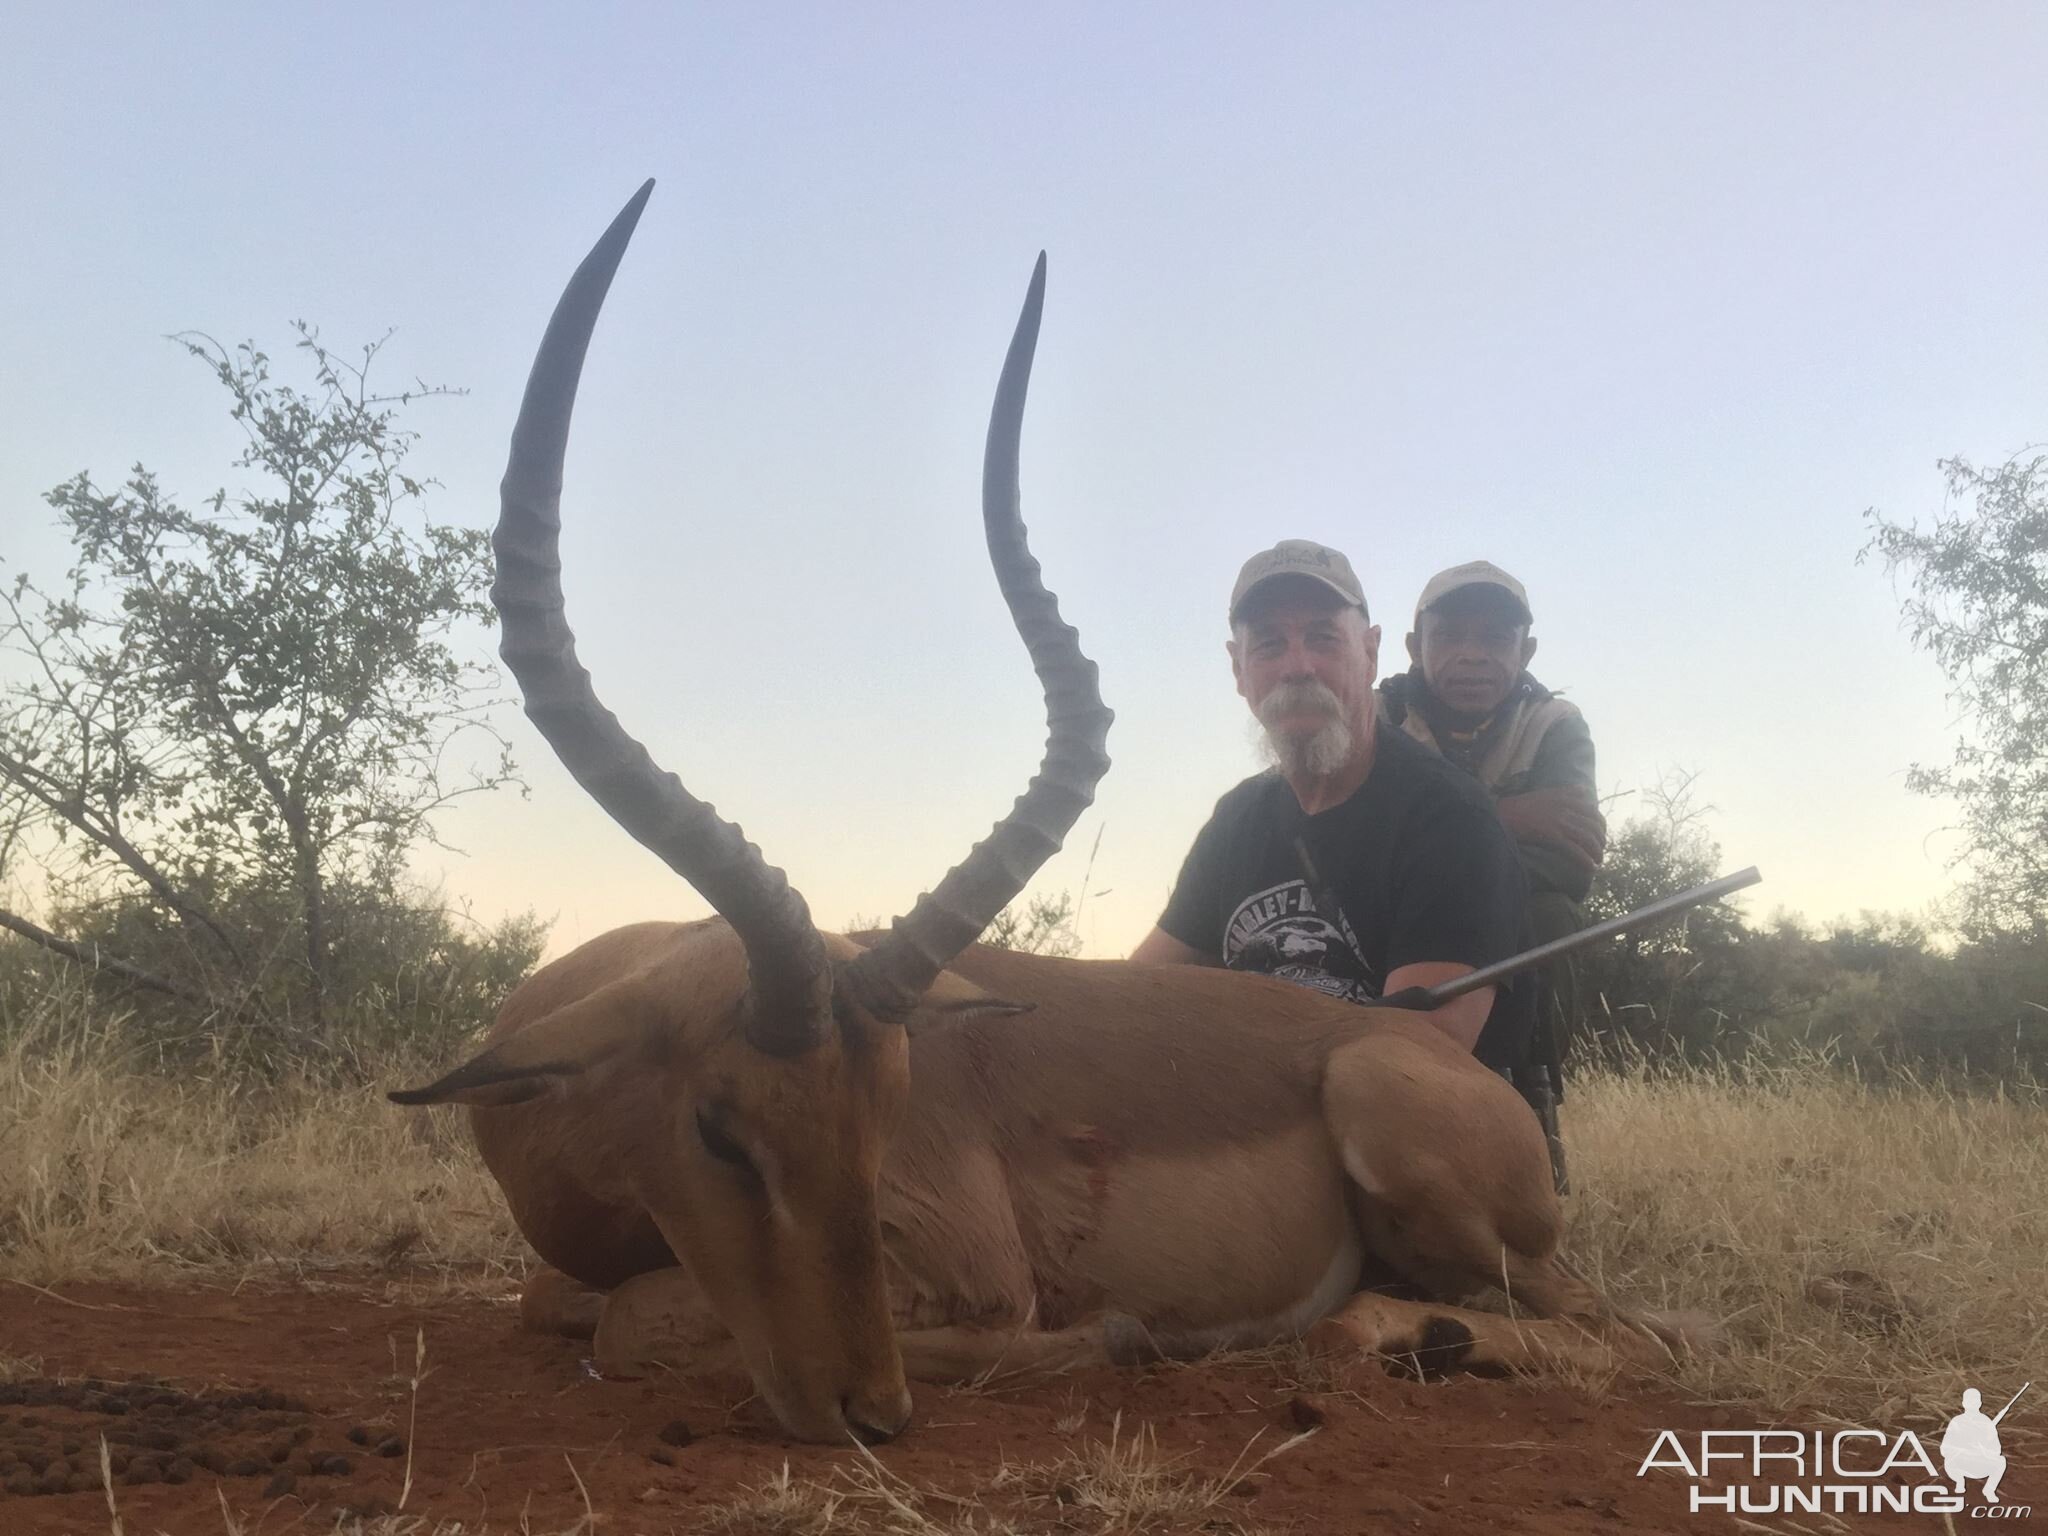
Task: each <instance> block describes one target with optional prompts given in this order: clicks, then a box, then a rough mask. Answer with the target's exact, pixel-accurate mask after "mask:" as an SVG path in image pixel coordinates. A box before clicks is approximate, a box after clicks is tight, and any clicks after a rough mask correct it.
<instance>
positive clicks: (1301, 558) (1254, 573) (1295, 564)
mask: <svg viewBox="0 0 2048 1536" xmlns="http://www.w3.org/2000/svg"><path fill="white" fill-rule="evenodd" d="M1276 576H1306V577H1308V578H1309V579H1310V580H1311V581H1319V582H1321V583H1322V584H1323V585H1324V586H1326V587H1328V588H1329V589H1330V590H1331V591H1332V592H1334V593H1336V594H1337V595H1338V596H1339V597H1341V598H1343V599H1344V601H1345V602H1347V603H1356V604H1357V605H1358V606H1359V607H1361V608H1363V607H1364V606H1365V589H1364V588H1363V587H1361V586H1360V585H1359V584H1358V576H1357V574H1356V573H1355V572H1353V570H1352V569H1351V562H1350V561H1349V560H1346V559H1345V558H1344V556H1343V555H1342V554H1341V553H1340V552H1339V551H1337V550H1334V549H1331V548H1330V547H1329V546H1328V545H1327V544H1316V543H1313V542H1311V541H1310V540H1308V539H1282V540H1281V541H1280V542H1279V543H1278V544H1275V545H1274V546H1273V547H1272V548H1271V549H1266V550H1261V551H1260V552H1259V553H1258V554H1256V555H1253V556H1252V557H1251V559H1249V560H1247V561H1245V563H1244V569H1243V570H1241V571H1239V572H1238V573H1237V585H1236V586H1234V587H1232V588H1231V589H1230V622H1231V623H1233V624H1235V623H1236V622H1237V611H1238V609H1240V608H1242V607H1243V606H1244V600H1245V599H1246V598H1248V597H1250V596H1251V595H1252V590H1253V588H1255V587H1261V586H1264V585H1265V584H1266V583H1267V582H1269V581H1271V580H1273V578H1274V577H1276Z"/></svg>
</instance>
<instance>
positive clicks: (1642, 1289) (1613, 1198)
mask: <svg viewBox="0 0 2048 1536" xmlns="http://www.w3.org/2000/svg"><path fill="white" fill-rule="evenodd" d="M0 1042H4V1043H0V1278H5V1279H13V1280H19V1281H25V1282H28V1283H30V1284H36V1285H44V1286H51V1285H57V1284H62V1283H75V1282H79V1281H88V1280H99V1279H107V1280H122V1281H131V1282H133V1281H149V1282H159V1281H165V1280H169V1281H173V1282H175V1281H176V1280H177V1279H179V1278H180V1277H192V1276H195V1275H201V1274H207V1273H211V1274H215V1275H232V1276H235V1277H237V1278H239V1277H241V1276H244V1275H247V1274H250V1273H252V1272H255V1273H262V1272H277V1273H285V1274H290V1273H304V1272H307V1271H312V1270H323V1269H347V1268H361V1269H364V1270H375V1269H377V1268H380V1267H384V1268H388V1267H391V1266H398V1265H402V1266H405V1267H407V1268H411V1267H413V1266H417V1265H428V1266H438V1267H440V1268H441V1269H442V1270H443V1272H444V1273H446V1274H447V1275H449V1276H451V1277H460V1278H461V1279H463V1280H465V1281H466V1280H476V1281H481V1282H482V1283H484V1284H486V1285H490V1286H494V1287H502V1285H503V1283H504V1280H505V1277H506V1275H507V1273H508V1272H511V1271H515V1270H518V1269H520V1268H522V1267H523V1265H524V1263H525V1262H526V1259H525V1250H524V1248H523V1245H522V1244H521V1242H520V1240H519V1238H518V1235H517V1233H516V1232H515V1231H514V1230H513V1228H512V1227H511V1224H510V1222H509V1220H508V1219H507V1218H506V1216H505V1214H504V1206H503V1202H502V1200H501V1199H500V1198H499V1195H498V1192H497V1189H496V1187H495V1185H493V1184H492V1182H491V1180H490V1179H489V1177H488V1175H486V1174H485V1173H484V1171H483V1169H482V1167H481V1166H480V1164H479V1163H478V1162H477V1160H476V1158H475V1156H474V1154H473V1152H472V1151H471V1150H470V1148H469V1145H468V1140H467V1133H466V1130H465V1129H464V1127H463V1125H462V1123H461V1121H460V1119H459V1118H458V1117H456V1116H454V1115H453V1114H451V1113H450V1112H447V1111H435V1112H433V1115H432V1116H423V1115H421V1114H420V1113H419V1112H418V1111H401V1110H397V1109H394V1108H393V1107H391V1106H390V1105H388V1104H386V1103H385V1102H384V1101H383V1099H382V1097H381V1094H380V1093H379V1092H378V1091H377V1087H376V1086H348V1085H342V1084H338V1083H336V1082H332V1081H326V1082H323V1081H316V1080H313V1079H309V1078H300V1079H289V1080H285V1081H282V1082H261V1081H258V1080H256V1079H253V1078H250V1077H248V1076H246V1075H238V1074H237V1073H236V1072H235V1071H233V1070H231V1069H230V1068H229V1067H228V1066H227V1065H226V1064H225V1063H222V1064H220V1065H219V1066H218V1067H216V1068H205V1067H202V1068H197V1069H190V1068H188V1069H185V1070H182V1071H180V1072H177V1073H170V1074H167V1073H165V1072H164V1071H162V1070H159V1069H157V1068H156V1067H154V1066H152V1065H150V1064H147V1063H144V1062H139V1061H137V1060H135V1059H134V1058H133V1057H131V1056H129V1055H127V1054H126V1053H125V1052H124V1050H123V1047H122V1045H121V1042H120V1038H119V1031H118V1021H117V1020H109V1019H107V1018H106V1017H105V1016H104V1015H103V1014H101V1013H98V1012H96V1011H95V1010H94V1008H93V1007H92V1006H91V1005H90V1004H89V1003H88V1002H87V1001H86V1000H85V999H84V998H82V997H79V996H63V995H56V996H51V997H47V998H44V999H41V1000H40V1001H39V1002H38V1003H37V1005H36V1007H35V1010H34V1011H33V1014H32V1016H27V1017H24V1016H19V1015H17V1016H14V1017H10V1018H8V1019H6V1020H4V1021H0ZM409 1070H411V1069H409V1068H408V1067H407V1066H405V1065H404V1064H398V1063H393V1064H392V1066H391V1071H390V1080H391V1081H394V1082H395V1081H397V1080H399V1079H401V1078H402V1077H404V1076H406V1074H407V1072H408V1071H409ZM419 1070H422V1071H423V1070H426V1066H425V1064H421V1065H420V1068H419ZM1565 1117H1566V1118H1565V1131H1566V1139H1567V1143H1568V1146H1569V1148H1570V1153H1571V1158H1572V1170H1573V1178H1574V1182H1575V1185H1576V1188H1577V1190H1578V1191H1579V1192H1578V1193H1577V1194H1575V1195H1574V1196H1573V1198H1572V1201H1571V1234H1570V1240H1569V1242H1570V1250H1571V1252H1572V1254H1573V1256H1574V1258H1575V1259H1576V1260H1577V1262H1578V1263H1579V1264H1580V1265H1581V1266H1582V1267H1583V1268H1585V1269H1586V1270H1588V1271H1589V1272H1590V1273H1592V1274H1593V1275H1594V1276H1595V1277H1596V1278H1597V1279H1599V1280H1600V1281H1601V1283H1602V1284H1604V1285H1605V1286H1607V1287H1608V1288H1609V1289H1610V1290H1612V1291H1613V1292H1615V1293H1617V1294H1619V1295H1623V1296H1626V1297H1628V1298H1630V1299H1632V1300H1636V1301H1640V1302H1643V1303H1645V1304H1648V1305H1653V1306H1661V1307H1674V1308H1690V1309H1697V1310H1700V1311H1704V1312H1707V1313H1711V1314H1713V1315H1714V1316H1717V1317H1721V1318H1724V1319H1726V1320H1727V1326H1728V1333H1729V1342H1728V1347H1727V1348H1725V1349H1722V1350H1720V1351H1717V1352H1715V1353H1712V1354H1709V1355H1706V1356H1704V1357H1702V1358H1700V1359H1698V1360H1696V1361H1693V1362H1691V1363H1690V1364H1687V1365H1685V1366H1683V1367H1681V1368H1680V1371H1679V1376H1678V1379H1679V1381H1680V1383H1681V1385H1683V1386H1684V1387H1685V1388H1686V1389H1688V1390H1690V1391H1692V1392H1694V1393H1696V1394H1698V1395H1700V1396H1702V1397H1708V1398H1714V1399H1720V1400H1727V1401H1745V1400H1746V1401H1756V1402H1767V1403H1770V1404H1772V1405H1774V1406H1775V1407H1778V1408H1780V1409H1783V1410H1785V1411H1787V1412H1793V1411H1796V1412H1797V1413H1798V1414H1799V1415H1800V1416H1801V1417H1802V1418H1803V1419H1805V1420H1807V1421H1809V1422H1811V1421H1814V1420H1816V1419H1825V1418H1827V1417H1829V1416H1836V1417H1839V1418H1842V1419H1845V1420H1847V1419H1860V1420H1863V1421H1866V1422H1868V1421H1873V1420H1875V1421H1881V1422H1891V1423H1901V1422H1914V1421H1916V1420H1920V1419H1927V1418H1931V1417H1934V1416H1936V1415H1942V1416H1945V1415H1946V1414H1948V1413H1952V1412H1953V1411H1954V1408H1953V1406H1952V1404H1953V1403H1954V1402H1955V1400H1956V1399H1957V1397H1958V1394H1959V1393H1960V1391H1961V1389H1962V1388H1963V1387H1964V1386H1965V1385H1972V1386H1977V1387H1979V1388H1981V1389H1983V1390H1984V1391H1985V1393H1986V1395H1987V1397H1991V1396H1996V1397H1999V1398H2001V1399H2002V1397H2003V1396H2004V1395H2005V1394H2006V1393H2008V1392H2009V1391H2010V1390H2012V1388H2014V1387H2017V1386H2018V1384H2019V1382H2020V1381H2021V1380H2024V1379H2026V1377H2027V1376H2029V1375H2032V1376H2036V1377H2048V1297H2044V1296H2043V1295H2042V1292H2041V1289H2040V1282H2041V1276H2042V1275H2043V1274H2048V1096H2044V1094H2043V1092H2042V1090H2041V1089H2040V1088H2039V1087H2038V1086H2029V1085H2020V1086H2011V1085H2008V1086H2006V1087H2003V1088H1999V1089H1995V1090H1984V1089H1977V1090H1970V1091H1966V1090H1965V1089H1963V1088H1961V1087H1958V1086H1956V1085H1954V1084H1945V1083H1939V1082H1934V1081H1928V1080H1922V1079H1916V1078H1913V1077H1911V1076H1909V1075H1903V1074H1901V1075H1895V1076H1892V1077H1889V1078H1885V1079H1882V1080H1875V1081H1872V1080H1864V1081H1859V1080H1856V1079H1854V1078H1851V1077H1849V1076H1847V1075H1845V1074H1843V1073H1842V1072H1840V1071H1839V1070H1837V1069H1836V1068H1835V1067H1834V1066H1833V1065H1832V1064H1830V1063H1828V1062H1827V1061H1825V1060H1824V1059H1821V1058H1818V1057H1808V1058H1801V1059H1781V1060H1778V1061H1776V1062H1775V1063H1773V1062H1765V1061H1751V1062H1747V1063H1741V1064H1738V1065H1736V1066H1726V1067H1722V1068H1719V1069H1703V1070H1702V1069H1689V1070H1687V1071H1685V1072H1683V1073H1680V1072H1674V1071H1666V1070H1660V1069H1658V1068H1656V1067H1655V1066H1653V1065H1650V1064H1645V1063H1638V1064H1636V1065H1634V1066H1632V1067H1629V1068H1626V1069H1621V1070H1614V1069H1609V1070H1603V1071H1601V1072H1597V1073H1594V1074H1592V1075H1590V1076H1587V1077H1584V1078H1581V1079H1579V1080H1577V1081H1576V1082H1575V1083H1574V1085H1573V1088H1572V1091H1571V1096H1570V1098H1569V1100H1568V1101H1567V1103H1566V1106H1565ZM2008 1380H2010V1386H2007V1385H2005V1384H2006V1383H2007V1382H2008Z"/></svg>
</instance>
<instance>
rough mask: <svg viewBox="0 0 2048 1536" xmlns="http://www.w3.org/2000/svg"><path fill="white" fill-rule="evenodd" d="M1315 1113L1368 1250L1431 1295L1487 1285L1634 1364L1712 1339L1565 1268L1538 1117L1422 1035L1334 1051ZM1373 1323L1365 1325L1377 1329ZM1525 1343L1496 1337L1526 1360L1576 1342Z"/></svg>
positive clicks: (1501, 1085) (1685, 1320)
mask: <svg viewBox="0 0 2048 1536" xmlns="http://www.w3.org/2000/svg"><path fill="white" fill-rule="evenodd" d="M1323 1110H1324V1115H1325V1119H1326V1123H1327V1124H1328V1125H1329V1128H1330V1132H1331V1134H1332V1136H1333V1137H1334V1139H1335V1140H1336V1143H1337V1146H1338V1148H1339V1150H1340V1153H1341V1155H1342V1158H1343V1162H1344V1169H1345V1172H1346V1173H1347V1174H1349V1175H1350V1177H1351V1180H1352V1183H1353V1185H1354V1186H1355V1191H1354V1201H1353V1205H1354V1208H1355V1210H1356V1211H1357V1214H1358V1220H1359V1225H1360V1228H1361V1229H1362V1231H1363V1232H1364V1235H1365V1241H1366V1247H1367V1249H1368V1250H1369V1251H1370V1252H1372V1253H1373V1254H1374V1255H1376V1256H1378V1257H1379V1258H1382V1259H1384V1260H1386V1261H1387V1262H1388V1263H1391V1264H1392V1265H1393V1266H1394V1267H1395V1268H1396V1269H1397V1270H1398V1271H1399V1272H1400V1273H1401V1274H1402V1275H1404V1276H1405V1277H1407V1278H1408V1279H1410V1280H1412V1281H1414V1282H1415V1283H1417V1284H1418V1285H1420V1286H1421V1287H1422V1288H1423V1289H1424V1290H1425V1292H1427V1293H1428V1294H1429V1295H1432V1296H1441V1297H1457V1296H1468V1295H1471V1294H1473V1293H1474V1292H1477V1291H1482V1290H1489V1289H1491V1290H1498V1291H1501V1292H1503V1293H1505V1294H1506V1295H1507V1296H1508V1297H1509V1299H1510V1300H1511V1301H1512V1302H1513V1303H1514V1304H1515V1306H1516V1308H1517V1309H1518V1310H1519V1311H1522V1312H1527V1313H1533V1314H1534V1315H1535V1316H1536V1317H1538V1318H1561V1319H1570V1320H1572V1322H1574V1323H1576V1324H1578V1325H1580V1326H1579V1327H1578V1328H1576V1329H1573V1330H1571V1332H1570V1335H1569V1337H1570V1338H1573V1339H1577V1340H1581V1341H1583V1340H1585V1339H1586V1338H1587V1337H1588V1335H1589V1333H1590V1334H1592V1335H1597V1336H1598V1337H1599V1338H1600V1339H1601V1340H1602V1341H1603V1344H1604V1346H1605V1348H1606V1349H1607V1351H1608V1353H1609V1354H1610V1356H1613V1357H1617V1358H1627V1359H1633V1360H1636V1361H1640V1362H1642V1363H1644V1364H1651V1365H1655V1364H1659V1363H1662V1362H1663V1361H1665V1360H1666V1359H1667V1358H1668V1355H1669V1352H1670V1351H1671V1350H1672V1349H1675V1348H1680V1347H1684V1346H1687V1345H1690V1344H1695V1343H1699V1342H1703V1341H1705V1340H1706V1339H1709V1338H1711V1336H1712V1333H1713V1328H1712V1325H1711V1323H1709V1322H1707V1321H1706V1320H1704V1319H1697V1318H1691V1317H1683V1316H1665V1315H1661V1314H1653V1313H1648V1312H1640V1311H1634V1310H1630V1309H1625V1308H1620V1307H1616V1306H1614V1305H1613V1304H1612V1303H1610V1302H1609V1301H1608V1300H1607V1298H1606V1297H1604V1296H1602V1295H1601V1294H1600V1292H1599V1291H1598V1290H1596V1289H1595V1288H1594V1287H1593V1286H1592V1285H1590V1284H1588V1283H1587V1282H1586V1281H1585V1280H1584V1279H1582V1278H1581V1277H1580V1276H1578V1275H1576V1274H1574V1273H1573V1272H1572V1271H1571V1270H1570V1269H1569V1268H1567V1267H1566V1266H1565V1264H1564V1263H1563V1262H1562V1260H1561V1259H1560V1258H1559V1256H1558V1252H1557V1247H1558V1239H1559V1236H1560V1234H1561V1232H1562V1229H1563V1224H1564V1218H1563V1210H1562V1208H1561V1207H1560V1206H1559V1204H1558V1199H1557V1192H1556V1190H1555V1188H1554V1186H1553V1184H1552V1181H1551V1172H1550V1161H1549V1149H1548V1146H1547V1144H1546V1143H1545V1141H1544V1139H1543V1129H1542V1126H1541V1125H1540V1124H1539V1123H1538V1121H1537V1119H1536V1116H1535V1115H1534V1114H1533V1113H1532V1112H1531V1111H1530V1109H1529V1107H1528V1105H1526V1104H1524V1103H1523V1102H1522V1100H1521V1097H1520V1095H1518V1094H1517V1093H1516V1092H1515V1091H1514V1089H1513V1088H1511V1087H1509V1086H1508V1084H1507V1083H1506V1082H1505V1081H1503V1080H1502V1079H1500V1078H1498V1077H1496V1076H1495V1075H1494V1074H1493V1073H1491V1072H1487V1071H1484V1070H1480V1069H1477V1068H1475V1066H1474V1064H1473V1063H1471V1062H1470V1061H1469V1060H1465V1059H1461V1058H1449V1057H1447V1056H1446V1055H1445V1054H1444V1052H1443V1051H1442V1049H1441V1048H1440V1046H1439V1045H1438V1043H1437V1042H1435V1041H1434V1040H1432V1039H1429V1038H1427V1037H1423V1038H1420V1039H1418V1038H1416V1037H1414V1036H1413V1035H1412V1034H1409V1033H1407V1032H1404V1031H1401V1030H1388V1031H1386V1032H1384V1033H1378V1034H1374V1035H1368V1036H1365V1037H1364V1038H1362V1039H1360V1040H1357V1041H1354V1042H1352V1043H1351V1044H1349V1045H1347V1046H1345V1047H1344V1048H1343V1049H1341V1050H1339V1051H1338V1052H1336V1053H1335V1054H1333V1055H1332V1057H1331V1058H1330V1064H1329V1068H1328V1070H1327V1072H1326V1073H1325V1077H1324V1084H1323ZM1452 1127H1455V1128H1456V1133H1455V1134H1450V1132H1449V1128H1452ZM1381 1299H1382V1300H1384V1299H1385V1298H1381ZM1366 1310H1368V1311H1369V1310H1370V1309H1366ZM1435 1310H1436V1311H1437V1312H1439V1313H1445V1314H1446V1315H1448V1311H1447V1309H1444V1308H1437V1309H1435ZM1462 1316H1463V1317H1468V1318H1469V1317H1478V1318H1485V1317H1486V1316H1487V1314H1483V1313H1469V1314H1462ZM1381 1326H1382V1325H1381V1323H1379V1322H1374V1323H1373V1324H1372V1326H1371V1327H1369V1328H1366V1329H1365V1332H1366V1333H1367V1334H1368V1335H1369V1336H1374V1337H1376V1336H1377V1331H1378V1330H1379V1329H1380V1328H1381ZM1416 1326H1417V1320H1416V1319H1413V1318H1407V1319H1403V1318H1401V1317H1397V1316H1393V1315H1389V1316H1387V1317H1386V1318H1385V1320H1384V1327H1385V1329H1386V1330H1388V1331H1389V1336H1390V1337H1393V1338H1395V1339H1397V1340H1398V1339H1400V1338H1402V1337H1404V1336H1405V1335H1404V1334H1403V1330H1404V1329H1405V1330H1407V1333H1408V1334H1413V1333H1414V1331H1415V1327H1416ZM1487 1336H1489V1337H1490V1336H1491V1334H1490V1333H1489V1334H1487ZM1534 1339H1535V1340H1536V1343H1535V1345H1533V1346H1528V1347H1525V1346H1524V1345H1522V1344H1520V1343H1514V1344H1507V1345H1503V1346H1502V1347H1501V1350H1500V1353H1501V1354H1502V1356H1503V1359H1504V1360H1505V1359H1506V1358H1507V1357H1514V1358H1517V1359H1520V1358H1524V1357H1527V1356H1528V1355H1529V1354H1530V1348H1531V1347H1533V1348H1535V1349H1536V1350H1537V1352H1538V1353H1539V1354H1541V1355H1544V1356H1546V1357H1549V1358H1562V1357H1565V1356H1572V1357H1576V1356H1577V1355H1579V1354H1580V1352H1581V1350H1582V1347H1583V1346H1582V1345H1572V1346H1570V1347H1558V1348H1553V1347H1552V1343H1551V1342H1550V1340H1551V1335H1550V1334H1547V1333H1538V1334H1536V1335H1534ZM1365 1347H1367V1348H1371V1349H1377V1348H1378V1347H1379V1346H1378V1345H1377V1344H1371V1343H1368V1344H1367V1345H1366V1346H1365ZM1394 1352H1395V1353H1399V1352H1400V1351H1398V1350H1397V1351H1394ZM1482 1353H1485V1351H1482ZM1513 1368H1517V1369H1519V1368H1521V1367H1520V1366H1515V1367H1513Z"/></svg>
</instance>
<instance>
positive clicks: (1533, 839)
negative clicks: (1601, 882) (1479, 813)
mask: <svg viewBox="0 0 2048 1536" xmlns="http://www.w3.org/2000/svg"><path fill="white" fill-rule="evenodd" d="M1494 809H1495V810H1496V811H1498V812H1499V813H1500V821H1501V825H1502V826H1504V827H1506V828H1507V829H1508V833H1509V835H1510V836H1512V837H1513V838H1514V839H1515V841H1516V842H1518V843H1549V844H1551V845H1552V846H1553V847H1556V848H1560V849H1562V850H1563V851H1564V853H1565V854H1566V856H1567V857H1569V858H1570V859H1571V860H1572V862H1573V863H1575V864H1577V865H1578V866H1579V867H1580V868H1582V869H1584V870H1585V871H1586V872H1587V873H1588V874H1590V873H1592V872H1593V871H1594V870H1595V869H1597V868H1599V867H1600V861H1601V859H1603V858H1605V857H1606V855H1607V820H1606V818H1605V817H1603V816H1602V815H1601V814H1600V807H1599V805H1598V804H1597V803H1596V802H1595V801H1594V799H1593V797H1592V795H1590V794H1588V793H1587V792H1586V791H1585V790H1584V789H1581V788H1580V787H1579V786H1578V785H1576V784H1556V785H1552V786H1551V787H1550V788H1548V789H1532V790H1529V791H1528V792H1527V793H1525V794H1520V795H1507V796H1504V797H1503V798H1502V799H1499V800H1496V801H1495V802H1494Z"/></svg>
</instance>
